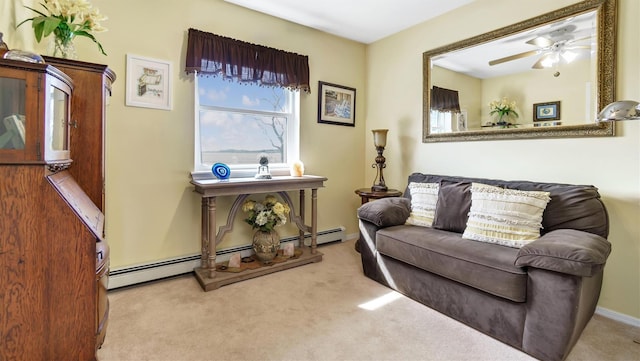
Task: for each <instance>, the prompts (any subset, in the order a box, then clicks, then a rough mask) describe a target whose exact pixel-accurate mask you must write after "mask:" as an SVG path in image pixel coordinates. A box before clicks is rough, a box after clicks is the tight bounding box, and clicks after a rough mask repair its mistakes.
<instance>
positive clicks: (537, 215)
mask: <svg viewBox="0 0 640 361" xmlns="http://www.w3.org/2000/svg"><path fill="white" fill-rule="evenodd" d="M550 200H551V197H549V192H540V191H520V190H515V189H503V188H498V187H494V186H490V185H486V184H481V183H473V184H472V185H471V210H470V212H469V220H468V221H467V227H466V228H465V230H464V233H463V234H462V238H467V239H472V240H475V241H481V242H488V243H497V244H501V245H503V246H508V247H514V248H520V247H522V246H524V245H526V244H528V243H530V242H532V241H534V240H536V239H538V238H540V229H541V228H542V213H543V212H544V210H545V208H546V207H547V203H549V201H550Z"/></svg>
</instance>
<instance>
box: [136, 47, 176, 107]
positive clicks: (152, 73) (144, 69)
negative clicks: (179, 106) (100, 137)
mask: <svg viewBox="0 0 640 361" xmlns="http://www.w3.org/2000/svg"><path fill="white" fill-rule="evenodd" d="M126 86H127V88H126V91H127V97H126V98H127V99H126V103H125V104H126V105H128V106H133V107H143V108H155V109H164V110H171V109H172V104H171V63H170V62H168V61H164V60H157V59H150V58H144V57H141V56H137V55H131V54H127V84H126Z"/></svg>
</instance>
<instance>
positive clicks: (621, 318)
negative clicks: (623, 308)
mask: <svg viewBox="0 0 640 361" xmlns="http://www.w3.org/2000/svg"><path fill="white" fill-rule="evenodd" d="M596 313H597V314H598V315H600V316H603V317H606V318H610V319H612V320H615V321H618V322H622V323H625V324H627V325H631V326H634V327H640V318H635V317H631V316H629V315H625V314H624V313H620V312H616V311H612V310H609V309H607V308H603V307H600V306H598V307H596Z"/></svg>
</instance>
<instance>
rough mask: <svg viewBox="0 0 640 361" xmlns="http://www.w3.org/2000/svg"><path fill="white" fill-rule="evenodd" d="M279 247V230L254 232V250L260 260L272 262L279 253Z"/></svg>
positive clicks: (265, 262)
mask: <svg viewBox="0 0 640 361" xmlns="http://www.w3.org/2000/svg"><path fill="white" fill-rule="evenodd" d="M279 249H280V235H278V232H276V231H273V230H272V231H261V230H258V231H256V233H254V234H253V251H254V252H255V254H256V258H257V259H258V260H259V261H260V262H262V263H264V264H269V263H271V262H272V261H273V259H274V258H276V256H277V255H278V250H279Z"/></svg>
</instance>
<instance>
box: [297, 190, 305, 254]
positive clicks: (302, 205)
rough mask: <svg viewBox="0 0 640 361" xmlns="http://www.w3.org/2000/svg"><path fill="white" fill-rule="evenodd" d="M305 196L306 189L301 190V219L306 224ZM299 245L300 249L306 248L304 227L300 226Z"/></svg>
mask: <svg viewBox="0 0 640 361" xmlns="http://www.w3.org/2000/svg"><path fill="white" fill-rule="evenodd" d="M304 198H305V194H304V189H301V190H300V210H299V213H300V220H301V221H302V224H306V222H305V217H304ZM298 243H299V245H298V247H300V249H302V248H304V229H303V228H300V227H299V226H298Z"/></svg>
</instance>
